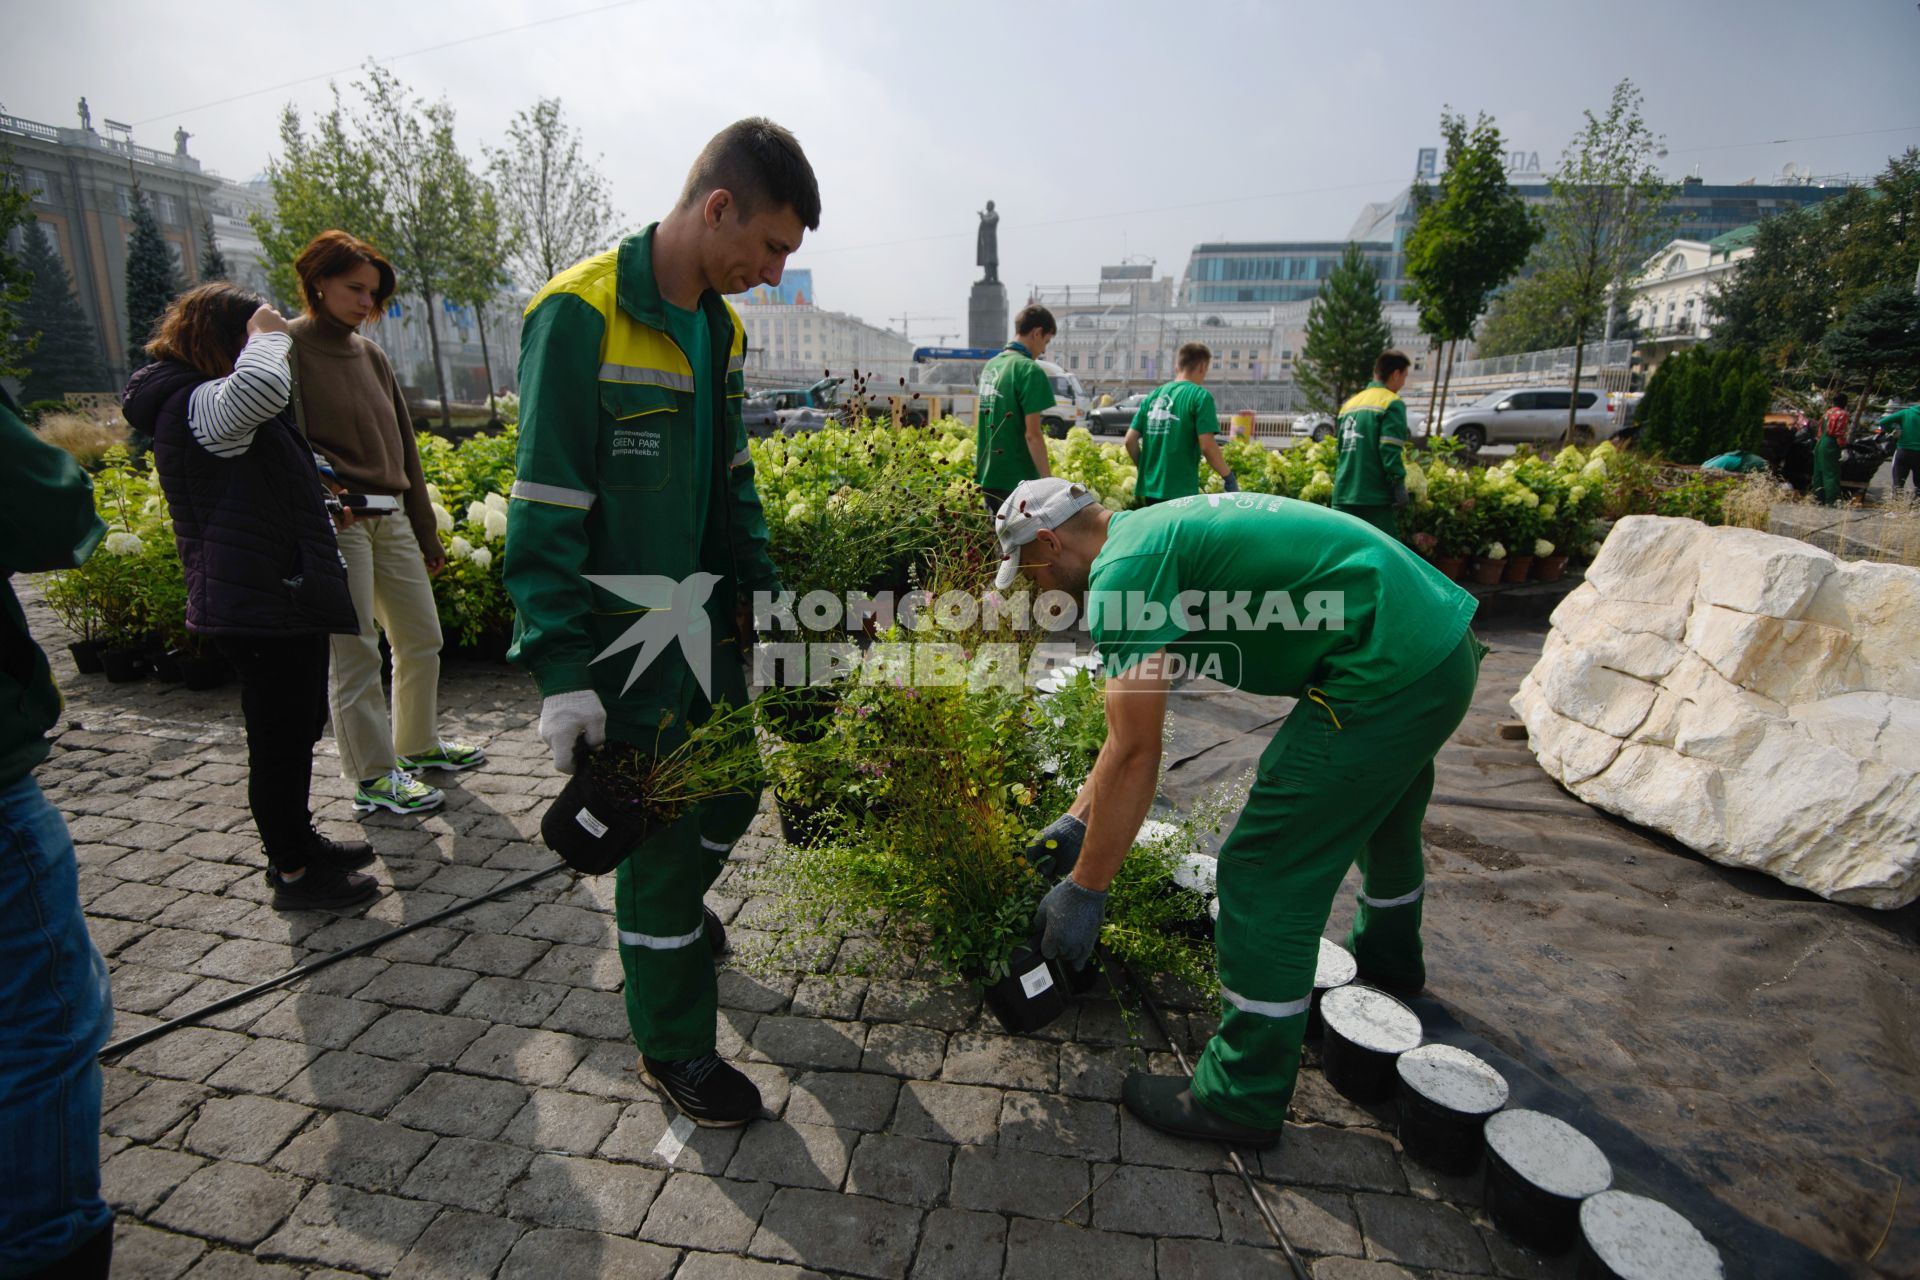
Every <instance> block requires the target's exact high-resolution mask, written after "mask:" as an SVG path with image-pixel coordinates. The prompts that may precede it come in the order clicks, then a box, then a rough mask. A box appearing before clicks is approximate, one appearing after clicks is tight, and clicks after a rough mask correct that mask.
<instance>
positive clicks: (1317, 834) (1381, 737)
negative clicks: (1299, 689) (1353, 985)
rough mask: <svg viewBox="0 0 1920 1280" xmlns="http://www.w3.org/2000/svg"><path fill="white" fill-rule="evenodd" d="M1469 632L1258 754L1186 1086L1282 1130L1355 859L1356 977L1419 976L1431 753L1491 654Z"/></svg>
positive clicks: (1315, 712)
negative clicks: (1329, 935)
mask: <svg viewBox="0 0 1920 1280" xmlns="http://www.w3.org/2000/svg"><path fill="white" fill-rule="evenodd" d="M1484 652H1485V650H1484V648H1482V647H1481V645H1480V643H1479V641H1477V640H1475V639H1474V637H1473V635H1472V633H1471V632H1469V633H1468V634H1467V635H1465V636H1463V637H1461V640H1460V643H1459V645H1458V646H1457V647H1455V648H1454V650H1453V651H1452V652H1451V653H1449V654H1448V655H1447V657H1446V658H1445V659H1443V660H1442V661H1441V662H1440V664H1439V665H1438V666H1436V667H1434V669H1433V670H1432V671H1430V672H1428V673H1427V674H1426V675H1424V676H1422V677H1420V678H1419V679H1418V680H1416V681H1414V682H1413V683H1412V684H1411V685H1409V686H1407V687H1406V688H1404V689H1401V690H1400V691H1399V692H1397V693H1395V694H1393V695H1391V696H1389V697H1385V698H1380V699H1378V700H1376V701H1371V702H1353V703H1347V702H1339V701H1332V702H1329V701H1328V700H1327V699H1325V697H1324V695H1320V694H1318V693H1317V691H1316V692H1315V693H1314V694H1313V696H1311V697H1309V698H1308V699H1305V700H1302V701H1301V702H1300V704H1299V705H1298V706H1296V707H1295V708H1294V710H1293V714H1292V715H1290V716H1288V717H1287V722H1286V723H1285V724H1284V725H1282V726H1281V727H1280V732H1279V733H1277V734H1275V735H1274V738H1273V741H1272V742H1271V743H1269V744H1268V746H1267V749H1266V751H1264V752H1263V753H1262V754H1261V756H1260V770H1259V774H1258V776H1257V778H1256V780H1255V782H1254V785H1253V790H1252V792H1251V794H1249V795H1248V797H1247V805H1246V808H1245V809H1243V810H1241V812H1240V820H1239V822H1238V823H1237V824H1236V825H1235V827H1234V829H1233V834H1232V835H1230V836H1228V837H1227V842H1226V844H1225V845H1224V846H1222V848H1221V850H1220V866H1219V887H1218V893H1219V897H1220V921H1219V926H1218V929H1217V931H1216V933H1215V935H1214V940H1215V947H1216V949H1217V951H1218V958H1219V963H1220V997H1221V1018H1220V1030H1219V1031H1218V1032H1217V1033H1216V1034H1215V1035H1214V1037H1213V1039H1212V1040H1211V1041H1210V1042H1209V1043H1208V1044H1207V1048H1206V1052H1204V1053H1203V1054H1201V1056H1200V1062H1199V1065H1198V1066H1197V1067H1195V1069H1194V1073H1193V1096H1194V1097H1195V1098H1196V1099H1198V1100H1199V1101H1200V1102H1201V1103H1202V1104H1204V1105H1205V1106H1206V1107H1207V1108H1208V1109H1209V1110H1212V1111H1214V1112H1216V1113H1218V1114H1220V1115H1223V1116H1226V1117H1227V1118H1228V1119H1231V1120H1237V1121H1239V1122H1240V1123H1242V1124H1247V1125H1255V1126H1258V1127H1261V1128H1267V1129H1278V1128H1279V1127H1280V1125H1281V1122H1282V1121H1283V1120H1284V1119H1285V1117H1286V1114H1287V1102H1288V1100H1289V1099H1291V1098H1292V1097H1293V1085H1294V1078H1295V1076H1296V1075H1298V1073H1299V1070H1300V1041H1301V1039H1302V1038H1303V1037H1304V1036H1305V1034H1306V1029H1307V1011H1308V1009H1309V1008H1310V1007H1311V1002H1312V998H1313V975H1314V969H1315V968H1316V966H1317V964H1318V962H1319V957H1320V934H1321V931H1322V930H1323V929H1325V928H1326V926H1327V915H1328V913H1329V912H1330V911H1331V910H1332V908H1333V899H1334V895H1335V894H1336V893H1338V892H1339V889H1340V883H1341V881H1342V880H1344V879H1345V878H1346V874H1347V868H1349V867H1351V866H1352V865H1353V864H1354V863H1355V862H1358V863H1359V864H1360V884H1361V887H1360V910H1359V914H1358V915H1357V916H1356V917H1355V919H1354V927H1353V932H1352V933H1351V934H1350V935H1349V936H1348V938H1347V946H1348V948H1349V949H1350V950H1351V951H1352V952H1353V954H1354V958H1355V959H1356V960H1357V961H1358V962H1359V965H1360V974H1361V977H1362V978H1363V979H1365V978H1372V979H1374V980H1376V981H1384V982H1392V983H1404V984H1408V985H1418V984H1420V983H1422V982H1424V981H1425V978H1426V969H1425V962H1424V960H1423V959H1422V956H1421V948H1420V906H1421V898H1422V896H1423V894H1424V893H1425V889H1426V863H1425V859H1424V858H1423V857H1422V856H1421V848H1420V826H1421V822H1422V820H1423V818H1424V817H1425V815H1426V811H1427V800H1428V798H1429V797H1430V796H1431V795H1432V794H1433V758H1434V756H1435V755H1437V754H1438V753H1439V751H1440V748H1441V747H1442V746H1444V745H1445V744H1446V741H1447V739H1448V738H1449V737H1451V736H1452V735H1453V731H1454V730H1455V729H1456V728H1458V727H1459V725H1460V722H1461V721H1462V720H1463V719H1465V718H1466V714H1467V708H1468V706H1469V705H1470V704H1471V703H1472V701H1473V689H1474V684H1475V683H1476V681H1477V680H1478V679H1479V673H1480V655H1481V654H1482V653H1484Z"/></svg>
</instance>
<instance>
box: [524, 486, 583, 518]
mask: <svg viewBox="0 0 1920 1280" xmlns="http://www.w3.org/2000/svg"><path fill="white" fill-rule="evenodd" d="M513 496H514V497H516V498H522V499H524V500H526V501H528V502H544V503H547V504H548V505H550V506H555V507H577V508H579V509H580V510H581V511H587V510H590V509H592V507H593V497H594V495H592V494H591V493H588V492H587V491H586V490H585V489H563V488H561V487H560V486H559V485H557V484H538V483H536V482H534V481H532V480H515V481H514V482H513Z"/></svg>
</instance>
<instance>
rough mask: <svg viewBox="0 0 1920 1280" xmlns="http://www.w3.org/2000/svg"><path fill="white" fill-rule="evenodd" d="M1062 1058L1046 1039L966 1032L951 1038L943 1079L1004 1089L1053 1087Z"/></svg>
mask: <svg viewBox="0 0 1920 1280" xmlns="http://www.w3.org/2000/svg"><path fill="white" fill-rule="evenodd" d="M1059 1058H1060V1052H1059V1049H1058V1048H1057V1047H1056V1046H1054V1045H1051V1044H1047V1043H1045V1042H1043V1041H1039V1040H1026V1039H1021V1038H1018V1037H1015V1036H1001V1035H992V1034H989V1033H985V1032H979V1031H966V1032H961V1033H960V1034H958V1035H956V1036H954V1037H953V1039H952V1040H950V1041H948V1043H947V1059H946V1062H945V1064H944V1065H943V1066H942V1067H941V1069H940V1078H941V1079H942V1080H950V1081H953V1082H954V1083H956V1084H986V1085H993V1086H995V1087H997V1088H1002V1089H1051V1088H1053V1086H1054V1080H1055V1078H1056V1075H1057V1073H1058V1067H1059Z"/></svg>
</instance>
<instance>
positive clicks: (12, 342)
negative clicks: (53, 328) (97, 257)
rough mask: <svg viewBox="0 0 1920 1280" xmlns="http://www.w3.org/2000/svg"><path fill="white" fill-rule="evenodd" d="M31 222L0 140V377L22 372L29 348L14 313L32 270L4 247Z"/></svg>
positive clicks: (9, 152)
mask: <svg viewBox="0 0 1920 1280" xmlns="http://www.w3.org/2000/svg"><path fill="white" fill-rule="evenodd" d="M33 221H34V217H33V192H31V191H28V190H27V189H26V188H25V186H24V185H22V183H21V174H20V171H19V170H18V169H15V168H14V167H13V147H12V146H11V145H9V144H7V143H4V142H0V378H17V377H19V376H21V375H22V374H24V373H25V372H26V371H27V370H26V366H25V364H24V363H22V362H23V361H25V359H26V358H27V355H28V354H29V353H30V352H31V351H32V350H33V337H32V335H31V334H30V333H27V334H23V333H21V332H20V331H19V322H18V320H17V318H16V316H15V308H17V307H18V306H19V305H20V304H21V303H23V302H25V301H26V300H27V290H28V288H29V287H30V286H31V285H32V284H33V273H32V272H30V271H28V270H27V268H26V266H25V264H23V263H22V262H21V261H20V259H19V258H16V257H15V256H14V255H13V254H12V253H10V252H8V250H7V246H8V245H9V244H11V243H12V242H13V232H14V228H16V227H25V226H27V225H28V224H29V223H31V222H33Z"/></svg>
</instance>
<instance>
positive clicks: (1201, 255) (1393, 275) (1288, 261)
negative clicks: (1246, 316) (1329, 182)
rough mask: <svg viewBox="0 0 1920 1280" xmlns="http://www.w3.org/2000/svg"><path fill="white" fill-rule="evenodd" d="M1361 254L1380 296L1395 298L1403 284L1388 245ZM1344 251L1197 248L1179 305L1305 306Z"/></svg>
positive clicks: (1339, 244)
mask: <svg viewBox="0 0 1920 1280" xmlns="http://www.w3.org/2000/svg"><path fill="white" fill-rule="evenodd" d="M1360 249H1361V252H1362V253H1364V254H1365V255H1366V259H1367V261H1368V262H1370V263H1371V264H1372V265H1373V269H1374V271H1375V273H1377V274H1378V275H1379V276H1380V278H1381V286H1382V287H1381V296H1382V297H1383V298H1385V299H1386V300H1387V301H1388V302H1396V301H1398V300H1399V298H1400V290H1401V289H1402V288H1403V287H1404V285H1405V281H1404V280H1402V279H1401V278H1400V271H1398V270H1396V266H1395V264H1396V262H1398V261H1400V260H1401V259H1399V257H1398V256H1397V255H1396V254H1395V252H1394V246H1393V245H1392V244H1390V243H1379V242H1373V243H1365V244H1362V245H1361V246H1360ZM1346 251H1347V244H1346V241H1344V240H1293V241H1282V242H1275V243H1269V244H1202V245H1196V246H1195V247H1194V250H1193V257H1192V259H1191V260H1190V261H1189V262H1188V264H1187V279H1186V289H1185V293H1184V301H1185V302H1186V303H1187V305H1189V306H1202V307H1203V306H1214V305H1221V304H1233V303H1272V302H1307V301H1310V300H1311V299H1313V298H1315V297H1317V296H1318V295H1319V293H1320V285H1321V283H1322V282H1323V281H1325V280H1326V278H1327V277H1328V276H1330V275H1332V274H1333V270H1334V268H1335V267H1337V266H1339V265H1340V259H1341V256H1342V255H1343V254H1345V253H1346Z"/></svg>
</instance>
